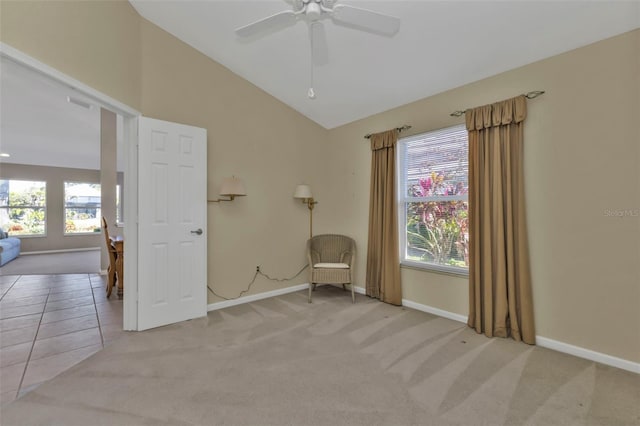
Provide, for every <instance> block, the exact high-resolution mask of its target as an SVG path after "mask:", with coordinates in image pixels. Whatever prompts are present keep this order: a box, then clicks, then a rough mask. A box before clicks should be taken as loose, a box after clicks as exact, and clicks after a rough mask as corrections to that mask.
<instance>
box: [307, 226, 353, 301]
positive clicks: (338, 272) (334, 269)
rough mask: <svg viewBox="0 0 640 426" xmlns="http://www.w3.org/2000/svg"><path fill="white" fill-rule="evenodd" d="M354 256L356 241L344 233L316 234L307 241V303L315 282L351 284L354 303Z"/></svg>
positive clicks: (343, 286) (343, 285)
mask: <svg viewBox="0 0 640 426" xmlns="http://www.w3.org/2000/svg"><path fill="white" fill-rule="evenodd" d="M355 258H356V242H355V241H354V240H353V239H352V238H350V237H347V236H345V235H334V234H326V235H316V236H315V237H313V238H311V239H309V240H308V241H307V259H308V261H309V269H310V272H309V275H310V280H309V303H311V291H312V290H315V288H316V284H342V288H343V289H346V287H345V285H346V284H350V285H351V301H352V303H356V295H355V291H354V289H353V287H354V285H353V282H352V278H353V263H354V261H355Z"/></svg>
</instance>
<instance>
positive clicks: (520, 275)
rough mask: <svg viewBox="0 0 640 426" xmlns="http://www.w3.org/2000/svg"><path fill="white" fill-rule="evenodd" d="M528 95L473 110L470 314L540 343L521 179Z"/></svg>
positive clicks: (483, 325)
mask: <svg viewBox="0 0 640 426" xmlns="http://www.w3.org/2000/svg"><path fill="white" fill-rule="evenodd" d="M526 115H527V105H526V99H525V97H524V96H518V97H516V98H513V99H509V100H506V101H503V102H498V103H495V104H492V105H486V106H482V107H479V108H474V109H469V110H467V111H466V113H465V118H466V122H467V130H468V131H469V239H470V241H469V243H470V244H469V245H470V249H469V320H468V325H469V326H470V327H472V328H475V330H476V331H477V332H478V333H484V334H485V335H487V336H489V337H491V336H497V337H508V336H511V337H512V338H513V339H515V340H517V341H520V340H522V341H524V342H525V343H529V344H535V329H534V323H533V303H532V298H531V279H530V272H529V252H528V242H527V227H526V222H525V204H524V184H523V124H524V119H525V117H526Z"/></svg>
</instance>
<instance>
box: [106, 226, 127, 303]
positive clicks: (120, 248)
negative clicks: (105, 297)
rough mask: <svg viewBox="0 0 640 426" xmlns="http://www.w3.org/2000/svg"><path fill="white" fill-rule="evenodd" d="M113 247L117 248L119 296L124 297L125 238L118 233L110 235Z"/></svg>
mask: <svg viewBox="0 0 640 426" xmlns="http://www.w3.org/2000/svg"><path fill="white" fill-rule="evenodd" d="M109 240H110V241H111V247H113V248H114V249H115V250H116V280H117V283H118V296H120V297H122V294H123V289H124V239H123V238H122V236H120V235H118V236H115V237H109Z"/></svg>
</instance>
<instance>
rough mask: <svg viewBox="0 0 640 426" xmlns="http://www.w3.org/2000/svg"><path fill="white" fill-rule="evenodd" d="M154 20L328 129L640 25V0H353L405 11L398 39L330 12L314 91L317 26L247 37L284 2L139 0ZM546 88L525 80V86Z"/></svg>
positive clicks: (383, 9)
mask: <svg viewBox="0 0 640 426" xmlns="http://www.w3.org/2000/svg"><path fill="white" fill-rule="evenodd" d="M130 3H131V4H132V5H133V7H134V8H135V9H136V10H137V11H138V13H140V14H141V15H142V16H143V17H144V18H146V19H148V20H149V21H151V22H153V23H155V24H156V25H158V26H160V27H161V28H163V29H164V30H166V31H168V32H169V33H171V34H173V35H175V36H176V37H178V38H179V39H181V40H182V41H184V42H186V43H187V44H189V45H191V46H193V47H194V48H196V49H197V50H199V51H201V52H202V53H204V54H206V55H207V56H209V57H211V58H212V59H214V60H215V61H217V62H219V63H221V64H222V65H224V66H226V67H227V68H229V69H230V70H231V71H233V72H234V73H236V74H238V75H240V76H241V77H243V78H245V79H247V80H248V81H250V82H251V83H253V84H255V85H256V86H258V87H260V88H261V89H263V90H264V91H266V92H267V93H269V94H271V95H272V96H274V97H276V98H277V99H279V100H281V101H282V102H284V103H285V104H287V105H289V106H291V107H292V108H294V109H296V110H297V111H299V112H301V113H302V114H304V115H305V116H307V117H309V118H310V119H312V120H314V121H315V122H317V123H318V124H320V125H322V126H324V127H325V128H333V127H336V126H340V125H342V124H346V123H349V122H352V121H354V120H358V119H360V118H364V117H367V116H370V115H372V114H375V113H378V112H382V111H386V110H388V109H391V108H394V107H397V106H400V105H404V104H407V103H409V102H412V101H415V100H418V99H421V98H424V97H427V96H430V95H434V94H436V93H440V92H443V91H445V90H448V89H451V88H455V87H458V86H461V85H463V84H466V83H470V82H473V81H477V80H480V79H482V78H485V77H488V76H491V75H495V74H497V73H500V72H503V71H507V70H509V69H513V68H516V67H519V66H522V65H525V64H528V63H531V62H534V61H537V60H540V59H543V58H547V57H549V56H553V55H556V54H559V53H562V52H565V51H568V50H571V49H575V48H577V47H580V46H584V45H587V44H590V43H593V42H595V41H598V40H601V39H604V38H608V37H611V36H614V35H616V34H620V33H623V32H626V31H629V30H632V29H634V28H638V27H640V2H637V1H625V2H613V1H515V0H512V1H477V0H476V1H426V0H425V1H417V0H414V1H399V0H394V1H348V0H341V1H340V3H341V4H347V5H351V6H356V7H361V8H366V9H371V10H374V11H377V12H381V13H386V14H390V15H394V16H397V17H399V18H401V20H402V23H401V26H400V31H399V32H398V34H396V35H395V36H394V37H392V38H387V37H384V36H380V35H375V34H371V33H366V32H362V31H357V30H354V29H351V28H346V27H344V26H337V25H334V24H333V23H332V22H331V21H330V20H325V21H323V22H324V25H325V32H326V36H327V44H328V50H329V61H328V64H326V65H323V66H320V67H317V68H316V69H315V70H314V74H315V76H314V80H315V82H314V89H315V92H316V96H317V98H316V99H314V100H311V99H308V98H307V90H308V88H309V80H310V48H309V44H310V42H309V38H308V29H307V24H306V22H304V21H299V22H298V23H297V24H296V25H295V26H293V27H288V28H285V29H283V30H281V31H277V32H272V33H270V34H267V35H265V36H263V37H258V38H254V39H251V40H241V39H239V38H238V37H236V35H235V34H234V29H235V28H238V27H241V26H244V25H246V24H249V23H251V22H254V21H256V20H259V19H262V18H264V17H267V16H269V15H272V14H274V13H277V12H280V11H284V10H289V9H290V8H291V6H290V5H289V3H287V2H286V1H283V0H262V1H240V0H234V1H215V0H213V1H193V0H165V1H149V0H130ZM535 89H544V88H543V87H522V91H523V92H524V91H527V90H535Z"/></svg>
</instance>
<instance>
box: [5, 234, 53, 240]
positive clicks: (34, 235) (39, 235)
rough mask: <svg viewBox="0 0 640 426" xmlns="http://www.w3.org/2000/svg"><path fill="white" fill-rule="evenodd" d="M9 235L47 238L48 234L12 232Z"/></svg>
mask: <svg viewBox="0 0 640 426" xmlns="http://www.w3.org/2000/svg"><path fill="white" fill-rule="evenodd" d="M9 237H14V238H21V239H22V238H47V234H13V235H12V234H11V233H9Z"/></svg>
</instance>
